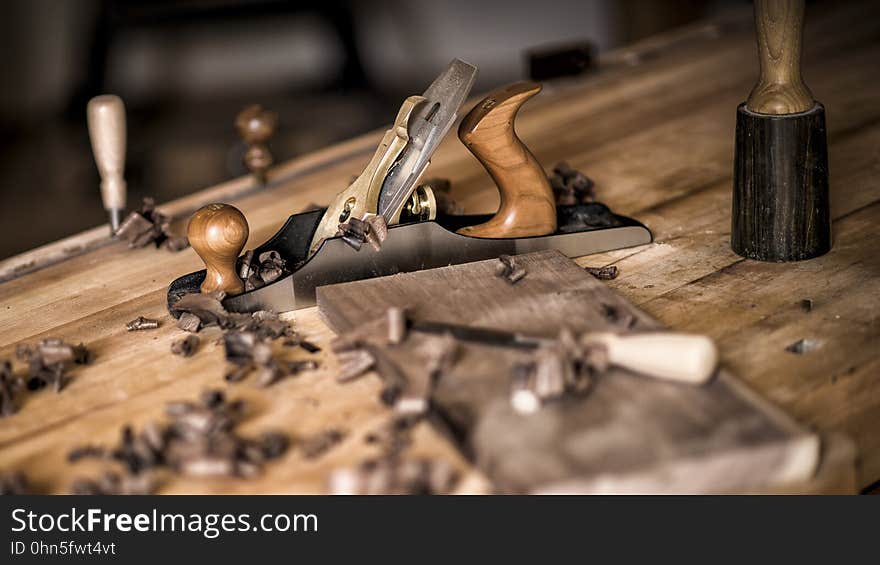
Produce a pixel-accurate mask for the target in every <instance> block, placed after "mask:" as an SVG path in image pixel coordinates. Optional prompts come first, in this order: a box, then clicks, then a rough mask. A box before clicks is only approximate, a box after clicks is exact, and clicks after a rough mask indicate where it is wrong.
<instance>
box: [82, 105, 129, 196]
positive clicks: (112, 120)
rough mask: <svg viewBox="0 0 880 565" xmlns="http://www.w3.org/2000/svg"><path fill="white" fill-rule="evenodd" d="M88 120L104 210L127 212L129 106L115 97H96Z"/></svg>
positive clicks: (88, 111)
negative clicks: (126, 163) (126, 168)
mask: <svg viewBox="0 0 880 565" xmlns="http://www.w3.org/2000/svg"><path fill="white" fill-rule="evenodd" d="M86 118H87V121H88V124H89V138H90V139H91V141H92V153H94V155H95V163H97V165H98V173H100V175H101V200H102V201H103V203H104V209H105V210H125V179H124V178H123V172H124V171H125V140H126V128H125V105H124V104H123V103H122V99H121V98H119V97H118V96H114V95H112V94H106V95H103V96H96V97H94V98H92V99H91V100H89V104H88V106H87V107H86Z"/></svg>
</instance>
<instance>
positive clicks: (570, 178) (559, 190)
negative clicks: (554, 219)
mask: <svg viewBox="0 0 880 565" xmlns="http://www.w3.org/2000/svg"><path fill="white" fill-rule="evenodd" d="M548 180H549V181H550V186H551V188H552V189H553V193H554V195H555V196H556V203H557V204H558V205H560V206H571V205H574V204H579V203H586V202H593V201H594V200H595V199H596V194H595V192H594V187H595V184H594V183H593V181H592V180H591V179H590V178H589V177H587V176H586V175H585V174H583V173H581V172H580V171H578V170H576V169H573V168H572V167H571V166H570V165H569V164H568V163H566V162H561V163H558V164H557V165H556V166H555V167H553V172H552V173H551V174H550V176H549V179H548Z"/></svg>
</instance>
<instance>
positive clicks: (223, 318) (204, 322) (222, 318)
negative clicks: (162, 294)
mask: <svg viewBox="0 0 880 565" xmlns="http://www.w3.org/2000/svg"><path fill="white" fill-rule="evenodd" d="M223 297H224V295H223V293H220V294H203V293H200V292H193V293H190V294H185V295H183V296H181V297H180V299H178V301H177V302H175V303H174V304H173V305H172V306H171V310H173V311H175V312H181V313H189V314H192V315H193V316H195V317H196V318H198V319H199V322H200V324H199V327H200V328H202V327H206V326H220V327H225V326H226V324H227V320H228V318H229V314H228V313H227V312H226V309H225V308H223V304H221V303H220V301H221V300H223ZM189 323H191V322H188V324H189Z"/></svg>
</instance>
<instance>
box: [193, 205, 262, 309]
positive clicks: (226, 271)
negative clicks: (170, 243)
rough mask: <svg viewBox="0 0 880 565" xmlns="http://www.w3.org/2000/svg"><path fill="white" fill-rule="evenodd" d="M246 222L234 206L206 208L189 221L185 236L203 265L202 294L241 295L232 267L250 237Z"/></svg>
mask: <svg viewBox="0 0 880 565" xmlns="http://www.w3.org/2000/svg"><path fill="white" fill-rule="evenodd" d="M249 232H250V230H249V228H248V222H247V219H246V218H245V217H244V214H242V213H241V211H240V210H239V209H238V208H236V207H235V206H230V205H229V204H208V205H207V206H203V207H201V208H199V209H198V210H196V212H195V213H194V214H193V215H192V217H190V219H189V225H188V226H187V228H186V235H187V237H188V238H189V243H190V245H192V248H193V249H194V250H195V252H196V253H198V255H199V257H201V258H202V261H204V262H205V269H206V273H205V281H204V282H203V283H202V286H201V290H202V292H204V293H206V294H210V293H212V292H218V291H221V292H225V293H226V294H227V295H235V294H241V293H242V292H244V283H243V282H242V281H241V279H240V278H239V277H238V273H237V272H236V268H235V263H236V261H237V260H238V255H239V253H241V250H242V249H243V248H244V244H245V242H247V238H248V235H249Z"/></svg>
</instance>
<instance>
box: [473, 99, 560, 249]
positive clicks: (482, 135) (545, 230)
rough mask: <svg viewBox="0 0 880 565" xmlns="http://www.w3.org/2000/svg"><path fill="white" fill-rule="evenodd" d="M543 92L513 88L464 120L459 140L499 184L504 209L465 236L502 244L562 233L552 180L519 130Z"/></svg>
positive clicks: (485, 101)
mask: <svg viewBox="0 0 880 565" xmlns="http://www.w3.org/2000/svg"><path fill="white" fill-rule="evenodd" d="M540 91H541V85H540V84H538V83H534V82H518V83H516V84H512V85H510V86H507V87H505V88H502V89H500V90H496V91H495V92H493V93H491V94H490V95H489V96H487V97H486V98H484V99H483V100H482V101H481V102H479V103H478V104H477V105H476V106H475V107H474V109H473V110H471V111H470V112H469V113H468V115H467V116H465V117H464V120H462V122H461V126H460V127H459V129H458V137H459V139H461V141H462V143H464V144H465V146H466V147H467V148H468V149H469V150H470V152H471V153H473V154H474V156H475V157H476V158H477V159H479V161H480V162H481V163H482V164H483V166H484V167H485V168H486V170H487V171H488V172H489V175H491V177H492V179H493V180H494V181H495V184H496V185H497V186H498V190H499V192H500V193H501V206H500V207H499V209H498V212H497V213H496V214H495V216H493V217H492V219H491V220H489V221H488V222H486V223H484V224H480V225H477V226H468V227H465V228H462V229H460V230H459V231H458V232H459V233H460V234H462V235H468V236H473V237H485V238H502V237H527V236H534V235H547V234H550V233H553V232H555V231H556V203H555V200H554V198H553V190H552V189H551V188H550V183H549V182H548V180H547V175H546V174H545V173H544V169H543V168H542V167H541V165H540V163H538V161H537V159H535V156H534V155H532V152H531V151H529V149H528V147H526V146H525V145H524V144H523V142H522V141H520V139H519V138H518V137H517V135H516V131H515V129H514V120H516V115H517V112H519V109H520V107H521V106H522V105H523V104H524V103H525V102H526V101H527V100H529V99H530V98H531V97H532V96H534V95H535V94H537V93H539V92H540Z"/></svg>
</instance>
